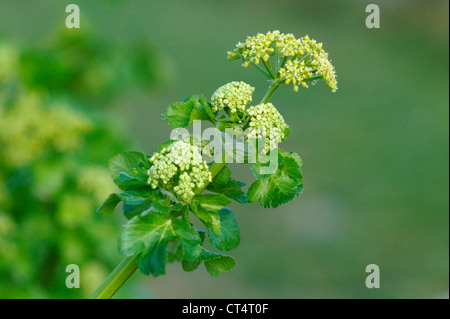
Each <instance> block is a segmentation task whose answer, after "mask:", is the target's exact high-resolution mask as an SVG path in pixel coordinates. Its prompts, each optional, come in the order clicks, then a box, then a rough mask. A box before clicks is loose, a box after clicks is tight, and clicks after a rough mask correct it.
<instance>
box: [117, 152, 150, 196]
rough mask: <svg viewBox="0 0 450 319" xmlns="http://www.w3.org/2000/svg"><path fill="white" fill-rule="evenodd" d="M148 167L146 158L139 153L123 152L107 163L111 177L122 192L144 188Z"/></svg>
mask: <svg viewBox="0 0 450 319" xmlns="http://www.w3.org/2000/svg"><path fill="white" fill-rule="evenodd" d="M150 166H151V163H150V161H149V159H148V158H147V156H146V155H144V154H142V153H139V152H123V153H120V154H118V155H116V156H114V157H113V158H112V159H111V160H110V161H109V170H110V172H111V177H112V179H113V180H114V183H115V184H116V185H117V186H119V187H120V188H121V189H123V190H126V189H130V188H136V187H139V186H145V185H146V181H147V178H148V176H146V174H147V173H146V171H147V169H148V168H149V167H150Z"/></svg>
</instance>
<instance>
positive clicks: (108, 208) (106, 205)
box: [97, 193, 121, 215]
mask: <svg viewBox="0 0 450 319" xmlns="http://www.w3.org/2000/svg"><path fill="white" fill-rule="evenodd" d="M120 200H121V199H120V198H119V196H117V194H115V193H112V194H110V195H109V196H108V198H107V199H106V200H105V201H104V202H103V204H101V205H100V206H99V207H98V208H97V213H99V214H103V215H111V214H112V213H114V209H115V208H116V206H117V204H119V203H120Z"/></svg>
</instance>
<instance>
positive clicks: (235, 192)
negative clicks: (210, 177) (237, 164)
mask: <svg viewBox="0 0 450 319" xmlns="http://www.w3.org/2000/svg"><path fill="white" fill-rule="evenodd" d="M243 186H245V184H244V183H241V182H238V181H235V180H234V179H230V180H229V181H228V183H227V184H226V185H224V186H222V185H219V184H218V183H216V182H215V181H213V182H212V183H209V185H208V186H207V187H206V189H207V190H209V191H211V192H214V193H219V194H223V195H225V196H226V197H228V198H230V199H234V200H235V201H237V202H239V203H242V204H245V203H247V196H246V195H245V193H244V192H243V191H242V187H243Z"/></svg>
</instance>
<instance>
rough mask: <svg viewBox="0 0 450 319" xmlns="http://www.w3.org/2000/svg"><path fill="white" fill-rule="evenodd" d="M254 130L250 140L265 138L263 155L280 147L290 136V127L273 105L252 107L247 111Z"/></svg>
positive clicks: (249, 137)
mask: <svg viewBox="0 0 450 319" xmlns="http://www.w3.org/2000/svg"><path fill="white" fill-rule="evenodd" d="M247 113H248V115H249V116H250V121H249V126H250V128H251V129H252V130H251V132H250V134H249V135H248V136H247V137H248V139H250V140H251V139H255V138H265V145H264V149H263V153H264V154H265V153H267V152H269V151H271V150H273V149H274V148H276V147H277V146H278V144H279V143H281V142H282V141H283V140H284V139H285V138H286V137H287V135H288V130H289V126H288V125H287V124H286V122H285V121H284V118H283V116H282V115H281V114H280V113H279V112H278V110H277V109H276V108H275V106H274V105H273V104H272V103H265V104H259V105H256V106H251V107H249V108H248V110H247Z"/></svg>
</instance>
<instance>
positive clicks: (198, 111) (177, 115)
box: [163, 95, 215, 128]
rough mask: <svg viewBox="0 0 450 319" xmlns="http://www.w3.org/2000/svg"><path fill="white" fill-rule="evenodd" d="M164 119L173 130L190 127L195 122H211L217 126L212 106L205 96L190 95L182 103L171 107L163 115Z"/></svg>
mask: <svg viewBox="0 0 450 319" xmlns="http://www.w3.org/2000/svg"><path fill="white" fill-rule="evenodd" d="M163 119H164V120H166V121H167V122H169V124H170V125H171V126H172V127H173V128H179V127H183V128H185V127H188V126H189V125H191V124H192V123H193V122H194V121H203V120H206V121H209V122H211V123H213V124H215V115H214V113H213V112H212V109H211V105H210V104H209V102H208V101H207V100H206V98H205V97H204V96H203V95H190V96H188V97H187V98H185V99H184V100H183V101H182V102H177V103H174V104H172V105H170V106H169V107H168V108H167V110H166V111H165V112H164V114H163Z"/></svg>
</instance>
